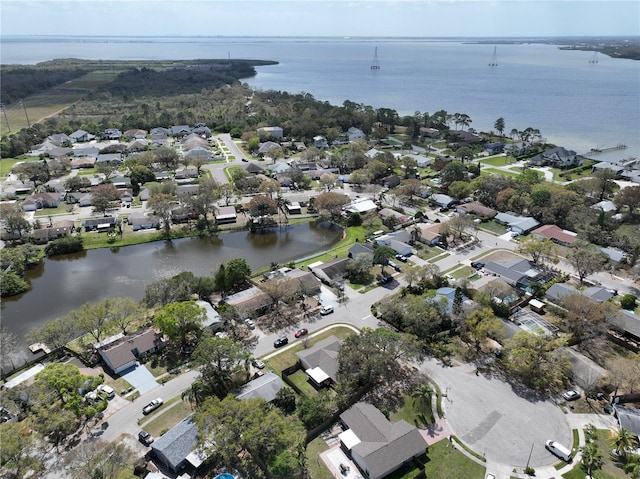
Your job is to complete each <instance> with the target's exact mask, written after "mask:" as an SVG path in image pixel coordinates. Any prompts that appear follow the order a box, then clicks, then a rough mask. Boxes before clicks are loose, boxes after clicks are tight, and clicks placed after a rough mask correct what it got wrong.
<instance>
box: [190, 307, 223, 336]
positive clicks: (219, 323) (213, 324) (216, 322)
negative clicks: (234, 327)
mask: <svg viewBox="0 0 640 479" xmlns="http://www.w3.org/2000/svg"><path fill="white" fill-rule="evenodd" d="M196 304H197V305H198V306H200V307H201V308H202V309H204V311H205V313H206V315H207V317H206V319H205V320H204V322H203V323H202V327H203V328H210V329H212V330H213V331H220V330H221V329H222V327H223V326H224V320H223V319H222V317H221V316H220V313H218V312H217V311H216V310H215V309H213V306H211V304H209V303H207V302H206V301H202V300H198V301H196Z"/></svg>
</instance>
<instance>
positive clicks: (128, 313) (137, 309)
mask: <svg viewBox="0 0 640 479" xmlns="http://www.w3.org/2000/svg"><path fill="white" fill-rule="evenodd" d="M105 301H106V300H105ZM108 308H109V316H110V318H111V322H112V323H113V325H114V326H117V327H118V329H120V331H121V332H122V334H125V335H126V334H127V328H128V327H129V325H130V324H131V323H133V322H134V321H135V320H136V319H138V316H140V315H141V314H142V313H143V311H144V308H143V307H142V305H141V304H140V303H139V302H138V301H136V300H135V299H133V298H117V299H114V300H111V301H109V303H108Z"/></svg>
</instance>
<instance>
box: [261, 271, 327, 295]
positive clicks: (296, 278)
mask: <svg viewBox="0 0 640 479" xmlns="http://www.w3.org/2000/svg"><path fill="white" fill-rule="evenodd" d="M264 277H265V279H266V280H276V279H280V280H286V281H287V282H288V283H289V284H290V286H289V289H290V290H291V291H302V292H303V293H304V294H305V295H307V296H311V295H313V294H316V293H319V292H320V281H318V279H317V278H316V277H315V276H314V275H313V274H312V273H311V272H309V271H302V270H301V269H298V268H288V267H284V268H279V269H277V270H275V271H269V272H267V273H265V274H264Z"/></svg>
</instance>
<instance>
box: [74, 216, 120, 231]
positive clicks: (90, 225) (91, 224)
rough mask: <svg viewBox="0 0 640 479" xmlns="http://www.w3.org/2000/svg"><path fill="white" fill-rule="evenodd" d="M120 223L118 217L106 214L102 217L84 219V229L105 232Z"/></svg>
mask: <svg viewBox="0 0 640 479" xmlns="http://www.w3.org/2000/svg"><path fill="white" fill-rule="evenodd" d="M117 224H118V219H117V218H115V217H113V216H105V217H102V218H90V219H87V220H85V221H84V223H83V224H82V226H83V227H84V230H85V231H87V232H89V231H98V232H105V231H109V229H111V228H114V227H115V226H116V225H117Z"/></svg>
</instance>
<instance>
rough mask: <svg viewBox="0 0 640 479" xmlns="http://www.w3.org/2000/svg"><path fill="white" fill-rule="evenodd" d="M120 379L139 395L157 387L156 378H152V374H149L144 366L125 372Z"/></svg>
mask: <svg viewBox="0 0 640 479" xmlns="http://www.w3.org/2000/svg"><path fill="white" fill-rule="evenodd" d="M120 377H122V378H124V379H125V380H126V381H127V382H128V383H129V384H131V385H132V386H133V387H134V388H136V389H137V390H138V392H140V394H141V395H142V394H144V393H146V392H149V391H151V390H152V389H155V388H156V387H158V383H157V382H156V378H155V377H153V374H151V373H150V372H149V370H148V369H147V368H146V366H145V365H144V364H140V365H137V366H136V367H135V368H132V369H129V370H127V372H126V373H124V374H121V375H120Z"/></svg>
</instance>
